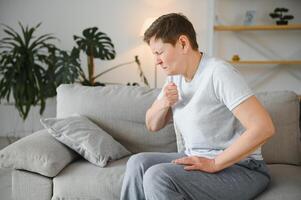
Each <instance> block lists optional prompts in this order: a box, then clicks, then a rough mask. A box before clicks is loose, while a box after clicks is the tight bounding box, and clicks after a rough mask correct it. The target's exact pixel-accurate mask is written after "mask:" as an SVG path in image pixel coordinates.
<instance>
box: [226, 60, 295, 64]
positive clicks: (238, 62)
mask: <svg viewBox="0 0 301 200" xmlns="http://www.w3.org/2000/svg"><path fill="white" fill-rule="evenodd" d="M228 62H229V63H231V64H252V65H265V64H282V65H300V64H301V60H245V61H232V60H229V61H228Z"/></svg>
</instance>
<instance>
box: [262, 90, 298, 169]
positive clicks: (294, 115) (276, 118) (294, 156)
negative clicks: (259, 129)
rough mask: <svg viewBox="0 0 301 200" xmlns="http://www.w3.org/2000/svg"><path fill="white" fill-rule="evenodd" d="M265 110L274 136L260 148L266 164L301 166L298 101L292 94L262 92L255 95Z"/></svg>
mask: <svg viewBox="0 0 301 200" xmlns="http://www.w3.org/2000/svg"><path fill="white" fill-rule="evenodd" d="M256 96H257V97H258V99H259V101H260V102H261V103H262V104H263V106H264V107H265V108H266V109H267V111H268V112H269V114H270V115H271V118H272V120H273V123H274V125H275V128H276V134H275V135H274V136H273V137H272V138H271V139H270V140H268V141H267V143H265V144H264V145H263V147H262V155H263V158H264V160H265V161H266V162H267V163H279V164H281V163H286V164H297V165H298V164H301V141H300V128H299V116H300V113H299V112H300V110H299V99H298V96H297V95H296V94H295V93H294V92H289V91H275V92H262V93H258V94H257V95H256Z"/></svg>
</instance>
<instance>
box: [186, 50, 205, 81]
mask: <svg viewBox="0 0 301 200" xmlns="http://www.w3.org/2000/svg"><path fill="white" fill-rule="evenodd" d="M202 57H203V53H200V52H198V51H193V53H192V54H191V56H190V57H189V58H188V61H187V65H186V66H187V67H186V70H185V72H184V74H183V76H184V78H185V81H186V82H190V81H192V79H193V77H194V75H195V73H196V71H197V70H198V67H199V64H200V62H201V59H202Z"/></svg>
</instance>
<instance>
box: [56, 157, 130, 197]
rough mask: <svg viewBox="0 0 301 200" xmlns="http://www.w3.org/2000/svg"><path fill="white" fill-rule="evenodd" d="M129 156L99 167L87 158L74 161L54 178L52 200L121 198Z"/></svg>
mask: <svg viewBox="0 0 301 200" xmlns="http://www.w3.org/2000/svg"><path fill="white" fill-rule="evenodd" d="M128 158H129V157H125V158H123V159H120V160H117V161H113V162H110V163H109V164H108V165H107V167H106V168H100V167H97V166H95V165H92V164H90V163H89V162H86V161H85V160H77V161H76V162H73V163H72V164H70V165H68V167H66V168H65V169H64V170H62V171H61V173H60V174H58V175H57V176H56V177H55V178H54V179H53V197H52V200H61V199H95V200H96V199H97V200H108V199H110V200H115V199H116V200H118V199H120V191H121V186H122V181H123V176H124V172H125V168H126V162H127V160H128Z"/></svg>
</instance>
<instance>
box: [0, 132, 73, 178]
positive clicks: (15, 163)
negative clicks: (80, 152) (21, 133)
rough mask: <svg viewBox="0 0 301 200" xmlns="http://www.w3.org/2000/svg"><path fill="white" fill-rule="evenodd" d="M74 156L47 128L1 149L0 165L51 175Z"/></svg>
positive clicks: (56, 172)
mask: <svg viewBox="0 0 301 200" xmlns="http://www.w3.org/2000/svg"><path fill="white" fill-rule="evenodd" d="M76 157H77V154H76V153H75V152H74V151H72V150H71V149H69V148H68V147H67V146H65V145H63V144H62V143H60V142H58V141H57V140H56V139H54V138H53V137H52V136H51V135H50V134H49V133H48V132H47V130H41V131H38V132H36V133H33V134H32V135H29V136H27V137H24V138H22V139H20V140H18V141H16V142H14V143H13V144H10V145H8V146H7V147H5V148H4V149H2V150H1V151H0V167H3V168H13V169H24V170H27V171H31V172H35V173H39V174H42V175H44V176H48V177H53V176H55V175H57V174H58V173H59V172H60V171H61V170H62V169H63V168H64V167H65V166H66V165H67V164H68V163H70V162H71V161H72V160H74V159H75V158H76Z"/></svg>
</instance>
